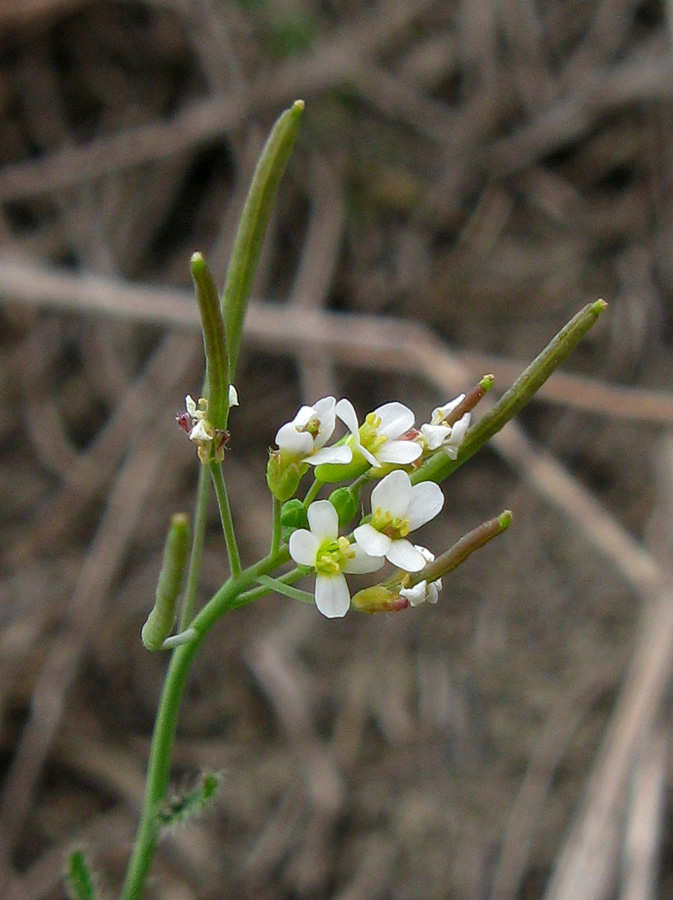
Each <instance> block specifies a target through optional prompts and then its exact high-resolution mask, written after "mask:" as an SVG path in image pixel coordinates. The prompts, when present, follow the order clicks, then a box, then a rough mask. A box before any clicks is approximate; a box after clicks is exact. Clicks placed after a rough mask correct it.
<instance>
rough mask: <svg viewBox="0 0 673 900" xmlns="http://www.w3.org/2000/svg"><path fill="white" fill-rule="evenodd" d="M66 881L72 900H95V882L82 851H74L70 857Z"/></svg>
mask: <svg viewBox="0 0 673 900" xmlns="http://www.w3.org/2000/svg"><path fill="white" fill-rule="evenodd" d="M66 880H67V888H68V894H69V895H70V897H71V900H95V898H96V888H95V886H94V880H93V877H92V875H91V872H90V870H89V866H88V863H87V861H86V859H85V857H84V854H83V853H82V851H81V850H73V852H72V853H71V854H70V856H69V857H68V871H67V875H66Z"/></svg>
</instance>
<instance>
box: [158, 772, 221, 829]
mask: <svg viewBox="0 0 673 900" xmlns="http://www.w3.org/2000/svg"><path fill="white" fill-rule="evenodd" d="M219 785H220V779H219V777H218V776H217V775H215V774H214V773H212V772H204V774H203V775H202V776H201V780H200V782H199V784H198V785H197V786H196V787H195V788H194V789H193V790H191V791H187V792H186V793H185V794H182V795H181V796H175V797H172V798H171V799H170V800H168V801H167V802H166V803H165V804H164V805H163V806H162V808H161V809H160V810H159V811H158V812H157V819H158V820H159V823H160V825H161V827H162V828H171V827H172V826H174V825H181V824H182V823H183V822H186V821H187V820H188V819H191V818H193V817H194V816H196V815H198V814H199V813H200V812H202V811H203V809H204V807H205V806H206V804H207V803H208V801H209V800H211V799H212V797H214V796H215V794H216V793H217V789H218V787H219Z"/></svg>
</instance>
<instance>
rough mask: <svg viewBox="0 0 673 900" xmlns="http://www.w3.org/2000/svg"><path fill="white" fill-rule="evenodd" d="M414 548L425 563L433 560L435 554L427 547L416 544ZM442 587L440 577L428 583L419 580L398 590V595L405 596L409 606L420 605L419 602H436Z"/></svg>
mask: <svg viewBox="0 0 673 900" xmlns="http://www.w3.org/2000/svg"><path fill="white" fill-rule="evenodd" d="M415 547H416V550H418V552H419V553H420V554H421V555H422V556H423V559H424V560H425V561H426V563H430V562H432V561H433V560H434V558H435V554H434V553H431V552H430V551H429V550H428V549H427V547H419V546H418V544H416V545H415ZM441 589H442V579H441V578H437V579H436V580H435V581H431V582H430V584H428V583H427V581H425V580H424V581H419V582H418V584H415V585H414V586H413V587H410V588H402V589H401V590H400V597H405V598H406V599H407V600H408V601H409V604H410V605H411V606H420V605H421V603H425V602H426V601H427V602H428V603H436V602H437V600H438V598H439V592H440V591H441Z"/></svg>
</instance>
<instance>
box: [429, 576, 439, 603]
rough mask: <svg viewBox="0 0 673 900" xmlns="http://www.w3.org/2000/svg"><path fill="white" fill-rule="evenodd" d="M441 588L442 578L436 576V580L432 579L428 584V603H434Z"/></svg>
mask: <svg viewBox="0 0 673 900" xmlns="http://www.w3.org/2000/svg"><path fill="white" fill-rule="evenodd" d="M441 589H442V580H441V578H438V579H437V581H433V582H431V583H430V584H429V585H428V596H427V600H428V603H436V602H437V600H438V599H439V592H440V591H441Z"/></svg>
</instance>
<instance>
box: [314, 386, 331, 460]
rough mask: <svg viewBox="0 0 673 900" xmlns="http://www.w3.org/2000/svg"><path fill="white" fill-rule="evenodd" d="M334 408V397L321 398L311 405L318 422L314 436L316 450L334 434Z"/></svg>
mask: <svg viewBox="0 0 673 900" xmlns="http://www.w3.org/2000/svg"><path fill="white" fill-rule="evenodd" d="M335 406H336V400H335V399H334V397H323V398H322V400H317V401H316V402H315V403H314V405H313V409H314V410H315V414H316V416H317V417H318V422H319V426H318V433H317V434H316V436H315V447H316V450H319V449H320V448H321V447H323V446H324V445H325V444H326V443H327V441H328V440H329V439H330V438H331V437H332V434H333V433H334V427H335V425H336V414H335V412H334V407H335Z"/></svg>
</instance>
